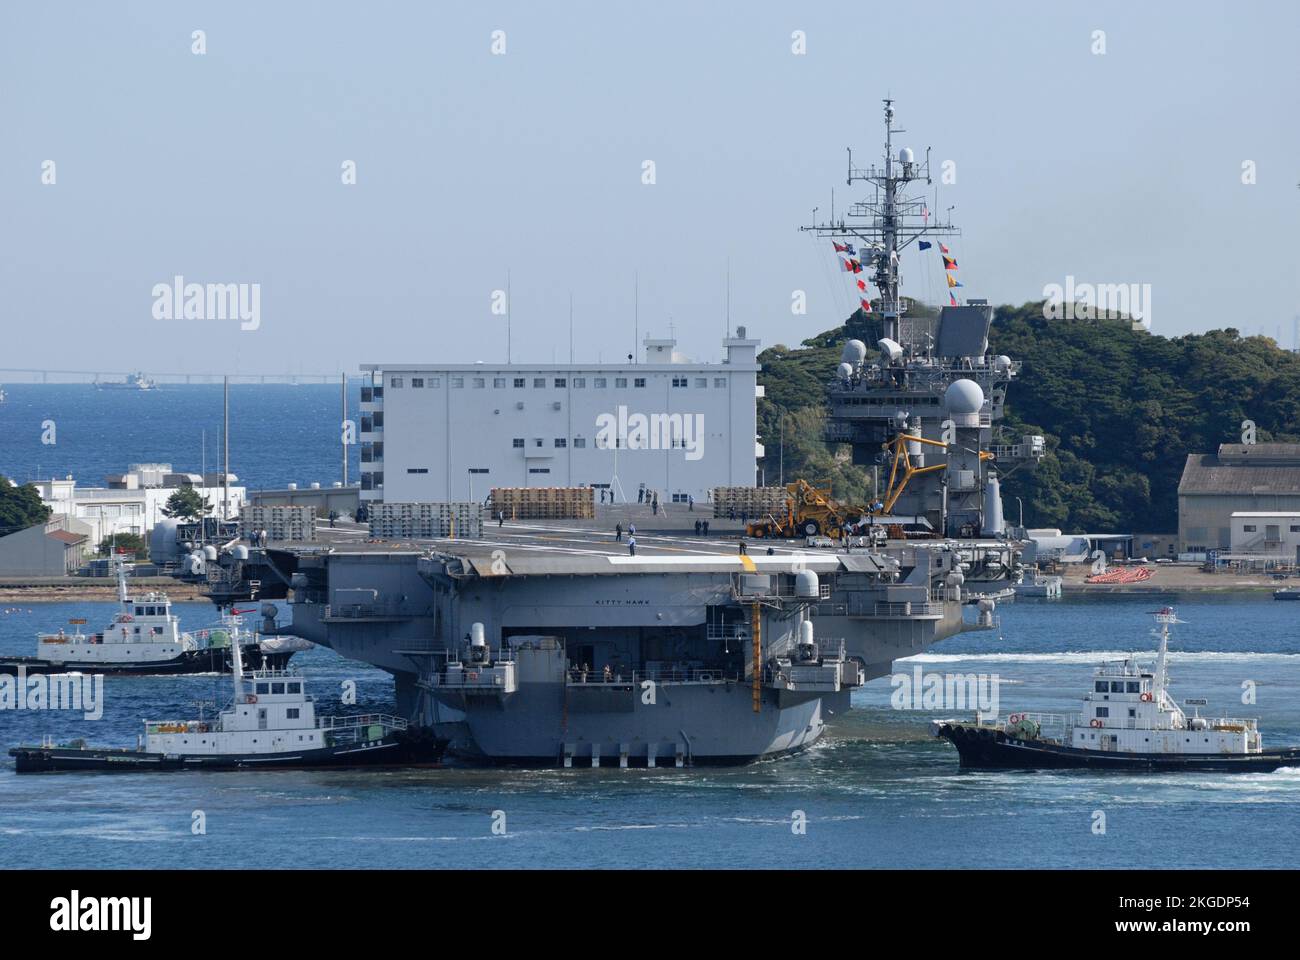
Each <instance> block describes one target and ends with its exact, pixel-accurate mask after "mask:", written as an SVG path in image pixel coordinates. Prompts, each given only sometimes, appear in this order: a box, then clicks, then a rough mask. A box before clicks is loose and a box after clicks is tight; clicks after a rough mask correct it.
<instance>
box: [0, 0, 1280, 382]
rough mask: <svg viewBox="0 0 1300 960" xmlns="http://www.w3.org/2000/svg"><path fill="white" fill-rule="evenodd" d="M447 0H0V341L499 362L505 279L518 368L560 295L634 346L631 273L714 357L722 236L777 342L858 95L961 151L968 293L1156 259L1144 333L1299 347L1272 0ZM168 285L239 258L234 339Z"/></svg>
mask: <svg viewBox="0 0 1300 960" xmlns="http://www.w3.org/2000/svg"><path fill="white" fill-rule="evenodd" d="M464 6H465V7H466V8H467V9H453V8H452V6H451V5H450V4H440V3H438V4H435V3H421V4H417V3H347V4H343V3H175V2H150V3H130V4H121V3H107V2H105V3H90V2H87V3H78V4H61V3H7V4H4V5H3V7H0V138H2V139H0V142H2V143H3V149H2V150H0V223H2V227H0V295H2V296H0V310H3V325H4V333H5V335H4V337H3V341H2V345H0V366H19V367H25V366H41V367H69V368H73V369H94V368H96V367H99V368H106V369H127V368H136V367H142V368H144V369H146V370H150V371H155V372H166V371H186V370H190V371H194V370H205V371H206V370H216V371H231V372H266V371H317V370H319V371H334V370H338V369H347V370H354V369H355V367H356V365H357V364H358V363H361V362H367V361H385V360H391V359H395V358H396V359H403V360H412V359H419V360H428V361H430V362H435V361H441V360H446V361H462V362H463V361H472V360H477V359H488V360H497V359H501V358H503V357H504V354H505V323H504V320H503V319H502V318H501V317H499V316H494V315H493V314H492V313H491V312H490V309H489V308H490V297H491V293H492V291H493V290H494V289H496V288H500V287H504V285H505V278H506V270H507V268H509V269H510V271H511V277H512V281H511V285H512V293H513V308H514V309H513V327H514V355H515V358H516V359H534V360H547V361H549V360H550V359H551V358H552V357H554V358H555V359H556V360H566V359H567V357H568V352H569V334H568V303H569V293H570V291H572V293H573V297H574V302H575V328H576V343H577V346H576V354H577V357H578V359H580V360H584V359H595V358H596V357H597V355H603V357H604V359H606V360H610V359H613V358H614V357H616V356H618V355H621V354H626V353H627V352H629V351H630V350H631V349H632V342H633V326H632V321H633V311H632V301H633V276H634V273H636V272H638V271H639V274H640V317H641V332H642V335H644V334H645V333H646V332H650V333H653V334H656V335H661V336H662V335H666V334H667V332H668V324H669V322H670V318H671V321H672V323H673V324H674V325H675V329H676V333H677V336H678V338H679V340H680V341H681V348H682V349H683V350H684V351H685V352H687V353H688V354H690V355H693V356H696V357H698V358H701V359H716V358H717V356H718V354H719V351H720V347H719V344H718V340H719V338H720V337H721V335H722V332H723V329H724V325H725V313H724V311H725V287H726V285H725V271H726V263H727V260H728V258H730V260H731V317H732V323H733V325H734V324H737V323H744V324H746V325H747V326H748V329H749V331H750V334H751V335H752V336H754V335H756V336H759V337H761V338H762V340H763V341H764V343H765V344H771V343H775V342H785V343H790V344H793V343H796V342H798V341H799V340H801V339H803V338H805V337H807V336H809V335H812V334H814V333H817V332H819V331H821V330H824V329H826V328H827V327H830V326H833V325H835V324H836V323H838V322H839V321H840V320H841V319H842V317H843V314H844V312H845V309H846V308H847V304H848V303H849V302H850V300H849V297H848V293H847V291H848V283H847V281H846V279H845V278H844V275H842V274H836V273H833V272H831V271H832V268H833V267H834V265H835V260H834V255H833V252H832V251H831V249H830V245H829V243H828V242H826V241H814V240H812V239H810V238H809V237H808V236H806V235H803V234H800V233H799V232H798V230H797V228H798V226H799V225H800V224H801V223H804V222H806V221H807V220H808V218H809V217H810V215H811V211H812V208H813V207H815V206H819V207H821V209H822V211H823V212H824V211H826V210H827V208H828V207H829V205H830V194H831V190H832V189H834V190H835V191H836V201H837V205H839V204H842V203H843V202H845V201H846V200H847V199H852V198H853V196H856V195H857V194H858V193H860V191H855V192H854V194H853V195H850V192H849V191H848V190H847V188H846V187H845V184H844V169H845V159H846V156H845V152H844V148H845V147H846V146H852V147H853V148H854V152H855V157H860V158H861V159H863V160H867V159H874V158H875V157H876V156H877V155H878V154H879V152H880V148H881V140H882V132H881V118H880V99H881V98H882V97H883V96H885V95H886V94H891V95H893V96H894V97H895V98H896V99H897V109H898V119H899V122H900V123H901V125H902V126H904V127H905V128H906V129H907V131H908V133H907V135H905V136H904V137H902V138H901V140H902V141H903V143H905V144H907V145H910V146H912V147H913V148H914V149H915V150H916V151H917V153H918V154H921V153H923V152H924V148H925V147H926V146H931V147H933V153H932V157H933V159H934V160H935V161H936V162H938V161H941V160H945V159H951V160H953V161H955V163H956V165H957V167H956V169H957V182H956V184H955V185H952V186H946V187H942V188H941V194H940V206H947V205H949V204H955V205H956V210H955V212H954V219H955V220H956V221H957V222H958V223H959V224H960V225H961V226H962V227H963V236H962V237H960V238H958V239H957V240H956V241H954V243H953V246H954V248H955V252H956V253H957V256H958V259H959V261H960V263H961V277H962V279H963V281H964V283H965V285H966V286H965V291H964V292H965V293H966V294H967V295H968V296H986V297H988V298H989V299H990V300H992V301H994V302H1014V303H1020V302H1023V301H1025V300H1029V299H1037V298H1040V297H1041V295H1042V290H1043V287H1044V285H1045V284H1048V283H1063V282H1064V279H1065V277H1066V275H1067V274H1072V275H1074V276H1075V277H1076V278H1077V279H1078V280H1080V281H1093V282H1109V283H1118V282H1137V283H1150V284H1151V285H1152V301H1153V302H1152V316H1153V324H1154V330H1155V332H1157V333H1164V334H1176V333H1183V332H1188V331H1200V330H1205V329H1209V328H1211V327H1214V326H1222V325H1225V324H1228V323H1231V324H1233V325H1236V326H1238V327H1240V328H1242V329H1244V330H1246V331H1250V332H1264V333H1267V334H1269V335H1273V334H1274V333H1275V332H1276V330H1277V329H1278V327H1279V325H1281V326H1282V328H1283V338H1282V340H1283V343H1284V345H1287V346H1290V345H1291V342H1292V334H1291V324H1292V318H1293V317H1295V316H1296V315H1297V314H1298V313H1300V271H1297V256H1296V249H1297V248H1296V245H1295V244H1296V237H1295V228H1296V226H1297V222H1298V221H1300V189H1297V183H1300V109H1298V107H1300V67H1298V66H1297V64H1298V63H1300V58H1298V57H1297V56H1296V53H1295V49H1296V43H1297V37H1298V36H1300V5H1297V4H1295V3H1291V2H1280V0H1279V2H1269V3H1249V2H1240V0H1239V2H1235V3H1203V2H1187V3H1173V2H1169V3H1141V4H1138V3H1087V4H1082V3H1081V4H1069V5H1067V4H1058V3H1043V2H1026V3H942V2H927V3H924V4H874V3H873V4H863V3H845V2H834V3H831V2H826V3H821V2H812V3H805V4H794V3H776V2H762V0H760V2H753V0H751V2H735V3H708V4H705V3H677V2H654V3H644V4H642V3H638V4H631V3H626V4H625V3H610V2H604V3H518V4H492V3H483V4H473V5H469V4H466V5H464ZM196 29H202V30H204V31H206V40H207V53H206V55H203V56H196V55H194V54H192V53H191V43H192V41H191V33H192V31H194V30H196ZM498 29H499V30H504V31H505V34H506V53H505V55H504V56H494V55H493V54H492V52H491V49H490V45H491V33H492V31H493V30H498ZM794 30H803V31H805V32H806V35H807V53H806V55H804V56H795V55H793V54H792V52H791V33H792V31H794ZM1094 30H1104V31H1105V34H1106V50H1107V52H1106V53H1105V55H1102V56H1098V55H1095V54H1094V53H1093V52H1092V45H1093V40H1092V32H1093V31H1094ZM647 159H651V160H654V161H655V163H656V165H657V181H658V182H657V183H656V184H655V185H653V186H645V185H643V184H642V183H641V164H642V161H643V160H647ZM46 160H54V161H55V162H56V165H57V166H56V171H57V183H56V184H55V185H53V186H46V185H42V183H41V165H42V163H43V162H44V161H46ZM345 160H354V161H355V162H356V164H357V170H358V183H357V185H355V186H344V185H342V183H341V176H340V175H341V164H342V163H343V162H344V161H345ZM1245 160H1252V161H1254V162H1255V164H1256V165H1257V178H1258V182H1257V183H1256V184H1254V185H1251V186H1246V185H1243V184H1242V182H1241V174H1242V166H1241V165H1242V162H1243V161H1245ZM904 266H905V267H906V268H907V269H906V270H905V271H904V283H905V287H906V289H905V292H909V293H913V294H915V295H920V296H924V295H926V294H927V292H928V293H929V295H931V296H932V297H933V296H937V295H938V293H939V291H938V289H937V288H934V287H932V288H930V290H929V291H927V290H926V289H924V285H923V281H924V280H925V279H926V277H925V274H924V273H923V272H922V271H920V270H918V269H917V267H916V265H915V264H914V263H912V264H909V263H907V262H906V261H905V263H904ZM176 274H181V275H183V276H185V278H186V279H187V280H189V281H196V282H219V283H260V284H261V291H262V304H261V327H260V329H258V330H256V331H241V330H240V329H239V325H238V323H237V322H234V321H213V320H206V321H195V320H188V321H187V320H156V319H154V318H153V316H152V312H151V311H152V307H153V298H152V295H151V289H152V287H153V285H154V284H156V283H160V282H170V280H171V278H172V277H173V276H174V275H176ZM940 276H941V274H940V272H939V271H937V270H934V271H931V272H930V279H931V280H932V281H935V282H937V280H938V278H939V277H940ZM796 289H804V290H807V291H808V295H809V310H808V313H807V315H806V316H794V315H792V314H791V310H790V298H791V291H793V290H796Z"/></svg>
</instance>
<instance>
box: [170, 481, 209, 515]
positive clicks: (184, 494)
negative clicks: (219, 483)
mask: <svg viewBox="0 0 1300 960" xmlns="http://www.w3.org/2000/svg"><path fill="white" fill-rule="evenodd" d="M211 512H212V504H210V503H209V502H208V500H207V498H206V497H202V496H200V495H199V492H198V491H197V490H195V489H194V488H193V487H181V488H180V489H179V490H177V491H176V492H175V493H173V494H172V495H171V496H170V497H168V498H167V503H166V504H165V505H164V506H163V508H162V515H163V516H164V517H174V518H176V519H178V520H198V519H199V518H200V517H205V516H207V515H208V514H209V513H211Z"/></svg>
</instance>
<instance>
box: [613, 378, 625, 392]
mask: <svg viewBox="0 0 1300 960" xmlns="http://www.w3.org/2000/svg"><path fill="white" fill-rule="evenodd" d="M614 386H615V388H616V389H619V390H621V389H623V388H624V387H626V386H627V377H615V378H614Z"/></svg>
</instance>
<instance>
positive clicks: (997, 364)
mask: <svg viewBox="0 0 1300 960" xmlns="http://www.w3.org/2000/svg"><path fill="white" fill-rule="evenodd" d="M993 369H994V370H997V371H998V372H1000V373H1001V372H1005V371H1007V370H1010V369H1011V358H1010V357H1008V356H1006V355H1005V354H999V355H998V356H996V357H994V358H993Z"/></svg>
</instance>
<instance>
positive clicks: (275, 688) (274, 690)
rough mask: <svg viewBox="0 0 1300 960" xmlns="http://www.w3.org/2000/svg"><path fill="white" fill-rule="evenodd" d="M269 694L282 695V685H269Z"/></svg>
mask: <svg viewBox="0 0 1300 960" xmlns="http://www.w3.org/2000/svg"><path fill="white" fill-rule="evenodd" d="M271 692H272V693H284V684H283V683H273V684H271Z"/></svg>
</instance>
